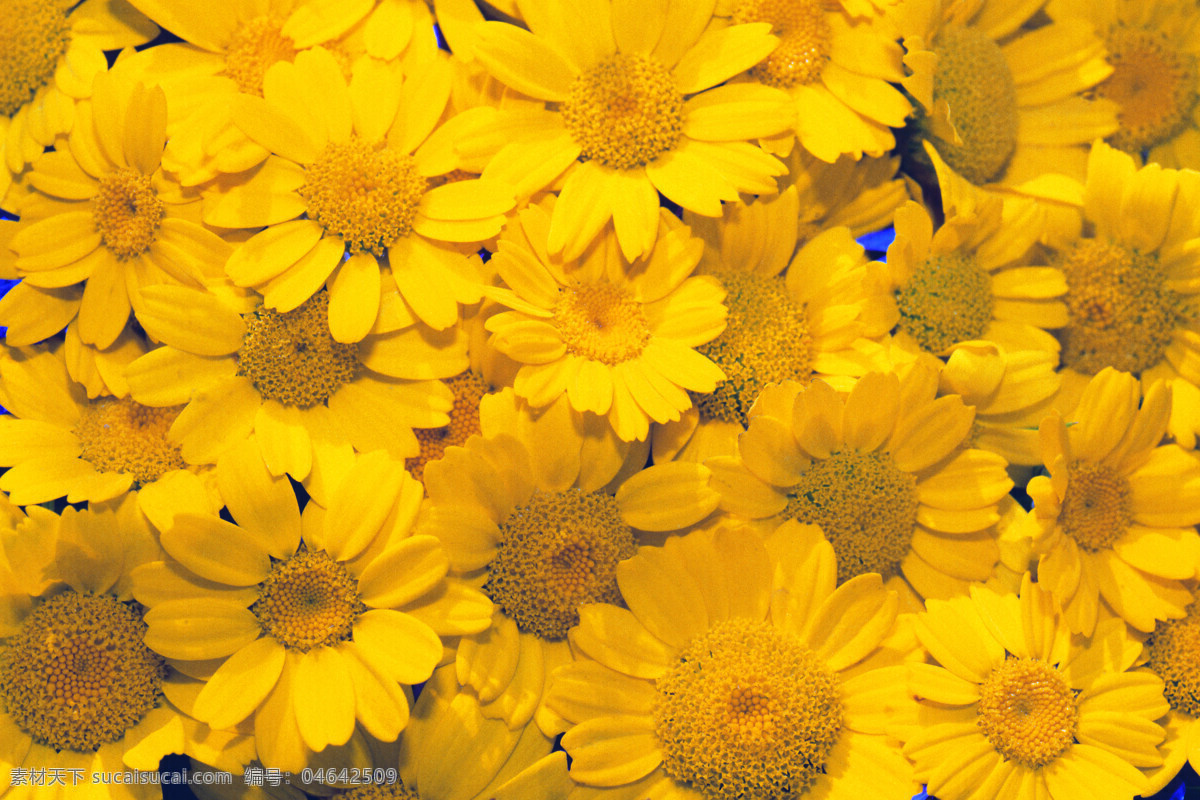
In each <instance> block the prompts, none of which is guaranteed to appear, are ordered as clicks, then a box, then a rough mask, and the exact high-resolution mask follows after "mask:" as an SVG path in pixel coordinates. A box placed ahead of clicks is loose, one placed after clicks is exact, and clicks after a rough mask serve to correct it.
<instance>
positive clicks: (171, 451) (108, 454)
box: [0, 348, 187, 505]
mask: <svg viewBox="0 0 1200 800" xmlns="http://www.w3.org/2000/svg"><path fill="white" fill-rule="evenodd" d="M0 406H3V407H4V408H6V409H8V411H9V412H10V413H9V414H7V415H4V416H0V466H2V467H10V469H8V470H7V471H5V472H4V474H3V475H0V490H3V491H5V492H8V493H9V499H10V500H11V501H12V502H13V503H16V504H17V505H32V504H36V503H45V502H49V501H51V500H55V499H57V498H60V497H66V499H67V502H71V503H83V502H93V503H95V502H103V501H106V500H112V499H113V498H117V497H121V496H123V495H125V493H127V492H129V491H131V490H136V489H139V488H142V487H145V486H150V485H153V484H154V483H155V482H157V481H158V480H159V479H161V478H163V477H165V476H168V475H169V474H171V473H172V472H174V471H176V470H181V469H185V468H187V464H186V462H185V461H184V459H183V456H182V454H181V453H180V449H179V445H178V444H177V443H175V442H173V441H171V440H170V439H169V438H168V435H167V433H168V430H169V429H170V427H171V424H172V423H173V422H174V421H175V418H176V417H177V416H178V415H179V412H180V410H181V409H180V407H178V406H175V407H165V408H150V407H147V406H143V405H141V404H139V403H137V402H135V401H133V400H131V399H129V398H128V397H120V398H118V397H112V396H100V397H96V398H92V399H89V398H88V397H87V396H86V395H85V393H84V391H83V387H81V386H80V385H79V384H78V383H76V382H74V381H73V380H71V378H70V377H69V376H68V374H67V370H66V367H65V365H64V364H63V360H62V357H61V355H59V354H56V353H54V352H52V351H49V350H46V349H44V348H26V349H21V350H6V351H5V352H4V353H3V354H0Z"/></svg>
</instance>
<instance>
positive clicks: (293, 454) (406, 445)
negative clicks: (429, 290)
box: [126, 286, 468, 502]
mask: <svg viewBox="0 0 1200 800" xmlns="http://www.w3.org/2000/svg"><path fill="white" fill-rule="evenodd" d="M143 297H144V298H145V301H146V304H147V314H146V317H145V320H144V321H143V325H144V327H145V329H146V331H147V332H148V333H149V334H150V335H151V336H153V337H154V338H155V339H157V340H158V341H161V342H163V346H162V347H159V348H157V349H155V350H152V351H151V352H149V353H147V354H146V355H144V356H142V357H141V358H138V359H137V360H135V361H133V362H132V363H131V364H130V365H129V366H128V368H127V369H126V378H127V380H128V382H129V390H130V395H131V397H132V398H133V399H134V400H135V401H137V402H138V403H141V404H143V405H147V406H152V407H154V408H164V407H171V406H183V408H182V410H180V411H179V412H178V416H177V417H176V418H175V421H174V422H173V423H171V427H170V430H169V431H168V435H169V437H170V439H171V441H173V442H176V443H178V445H179V447H180V452H181V454H182V456H183V460H184V461H185V462H187V463H189V464H211V463H214V462H215V461H216V460H217V457H218V456H220V455H221V453H223V452H224V451H225V450H227V449H229V448H230V447H231V446H233V445H234V444H237V443H238V442H240V441H242V440H243V439H245V438H247V437H248V436H250V434H251V432H253V433H254V437H255V439H256V440H257V441H258V443H259V446H260V448H261V451H262V455H263V459H264V460H265V461H266V463H267V466H268V467H269V468H270V470H271V472H272V473H273V474H275V475H282V474H283V473H285V472H286V473H288V474H290V475H291V476H292V477H294V478H295V479H296V480H299V481H303V482H304V485H305V488H306V489H307V491H308V492H309V493H311V494H313V495H314V496H315V497H317V498H318V499H319V500H321V501H322V502H325V501H327V500H328V488H327V485H326V484H327V482H328V479H329V476H330V474H331V473H330V470H333V469H335V468H336V467H337V466H338V465H344V464H345V463H346V460H347V459H348V458H349V457H350V454H351V452H352V451H353V450H357V451H359V452H363V453H365V452H370V451H373V450H386V451H387V452H388V453H389V454H391V456H392V457H393V458H396V459H399V460H403V459H405V458H411V457H415V456H417V455H418V454H419V452H420V447H419V445H418V442H417V439H416V438H415V436H414V435H413V432H412V430H413V428H430V427H439V426H442V425H446V424H447V422H448V421H449V420H448V418H447V416H446V414H447V412H448V411H449V410H450V409H451V407H452V405H453V400H454V398H453V394H452V392H451V390H450V389H449V388H448V387H447V386H445V385H444V384H442V383H441V382H440V381H438V380H437V379H438V378H442V377H450V376H452V375H456V374H458V373H460V372H462V371H463V370H464V369H466V367H467V365H468V361H467V357H466V346H465V342H464V341H463V340H462V335H461V332H460V331H459V330H457V329H450V330H449V331H445V332H440V333H439V332H432V331H429V330H428V329H427V328H424V327H422V326H419V325H417V324H416V321H415V320H414V319H413V317H412V315H411V313H410V312H409V310H408V307H407V306H405V304H404V302H403V301H402V300H401V299H400V296H399V294H398V293H397V292H396V290H395V289H394V288H391V289H389V290H387V291H385V293H384V297H383V301H382V305H381V310H380V313H379V316H378V318H377V319H376V321H375V324H374V329H373V332H372V333H371V334H370V335H368V336H366V337H365V338H364V339H363V341H362V342H360V343H359V344H357V345H354V344H343V343H341V342H337V341H334V339H333V337H332V336H331V335H330V333H329V327H330V325H329V317H330V315H331V314H332V309H331V302H330V299H329V296H328V294H327V293H326V292H325V291H324V290H320V291H318V292H317V293H316V294H314V295H313V296H312V297H311V298H309V299H308V300H306V301H304V302H303V303H301V304H300V306H299V307H298V308H295V309H293V310H292V311H288V312H285V313H280V312H277V311H274V310H272V309H269V308H266V307H264V306H262V305H259V304H258V301H256V300H254V299H253V298H240V297H235V296H231V295H229V294H227V293H226V294H217V293H213V292H201V291H198V290H192V289H188V288H186V287H168V286H160V287H150V288H148V289H146V290H144V291H143Z"/></svg>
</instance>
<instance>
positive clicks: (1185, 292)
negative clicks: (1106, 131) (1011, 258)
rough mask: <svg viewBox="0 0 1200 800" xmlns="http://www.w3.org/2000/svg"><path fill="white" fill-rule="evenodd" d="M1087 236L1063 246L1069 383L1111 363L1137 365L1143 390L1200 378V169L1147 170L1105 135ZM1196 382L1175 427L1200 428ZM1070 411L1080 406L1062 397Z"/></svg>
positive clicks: (1088, 204) (1092, 174) (1185, 434)
mask: <svg viewBox="0 0 1200 800" xmlns="http://www.w3.org/2000/svg"><path fill="white" fill-rule="evenodd" d="M1084 199H1085V204H1084V209H1083V210H1084V220H1085V223H1086V228H1085V235H1083V236H1076V237H1074V238H1073V239H1072V240H1071V241H1069V242H1066V243H1064V244H1063V245H1062V246H1061V247H1060V248H1059V250H1058V252H1057V256H1056V263H1057V264H1058V265H1059V266H1060V267H1061V269H1062V271H1063V273H1064V274H1065V276H1066V279H1067V295H1066V303H1067V315H1068V318H1067V325H1066V327H1065V328H1063V329H1062V330H1061V331H1060V332H1059V338H1060V339H1061V341H1062V345H1063V347H1062V362H1063V367H1064V368H1065V369H1064V374H1063V384H1064V385H1063V391H1064V394H1065V395H1067V396H1068V397H1070V398H1077V397H1078V396H1079V393H1080V392H1081V391H1082V389H1083V386H1084V385H1085V384H1086V383H1087V381H1088V379H1089V376H1092V375H1095V374H1096V373H1097V372H1099V371H1100V370H1102V369H1104V368H1105V367H1113V368H1115V369H1118V370H1122V371H1124V372H1131V373H1133V374H1134V375H1137V376H1139V377H1140V378H1141V380H1142V385H1143V391H1145V390H1148V389H1149V387H1150V384H1151V383H1153V382H1154V381H1156V380H1158V379H1165V380H1168V381H1170V382H1171V383H1172V384H1174V385H1180V384H1183V383H1186V384H1190V386H1191V387H1195V386H1200V341H1198V340H1197V336H1196V330H1197V324H1198V321H1200V316H1198V314H1197V311H1196V296H1197V291H1198V290H1200V281H1198V280H1197V278H1200V257H1198V256H1197V255H1196V254H1195V253H1194V252H1193V248H1192V247H1191V245H1190V244H1189V242H1191V241H1192V240H1194V239H1195V238H1196V237H1197V236H1200V217H1197V215H1196V209H1197V207H1198V204H1200V175H1197V174H1196V173H1194V172H1192V171H1190V170H1178V171H1177V170H1167V169H1162V168H1160V167H1159V166H1158V165H1157V164H1151V165H1148V166H1145V167H1141V168H1140V169H1139V168H1138V167H1137V166H1136V164H1135V162H1134V160H1133V158H1132V157H1131V156H1129V155H1128V154H1126V153H1122V152H1120V151H1119V150H1115V149H1114V148H1112V147H1110V146H1108V145H1106V144H1104V143H1102V142H1097V143H1096V145H1095V146H1094V147H1093V148H1092V153H1091V157H1090V159H1089V162H1088V178H1087V185H1086V189H1085V196H1084ZM1194 395H1195V390H1194V389H1192V390H1191V391H1189V392H1187V393H1184V392H1180V400H1179V401H1177V403H1176V407H1175V408H1174V410H1173V411H1172V414H1173V419H1172V421H1171V428H1172V433H1173V434H1175V435H1176V436H1177V437H1178V438H1181V439H1183V440H1186V439H1187V438H1190V432H1192V431H1196V430H1200V403H1198V402H1195V399H1194ZM1062 408H1063V409H1064V410H1069V409H1070V405H1069V404H1067V403H1065V402H1064V404H1063V405H1062Z"/></svg>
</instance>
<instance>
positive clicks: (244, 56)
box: [220, 17, 296, 97]
mask: <svg viewBox="0 0 1200 800" xmlns="http://www.w3.org/2000/svg"><path fill="white" fill-rule="evenodd" d="M282 28H283V25H282V24H281V23H280V22H279V20H277V19H273V18H271V17H258V18H257V19H254V20H251V21H250V22H248V23H246V24H245V25H243V26H242V27H241V28H238V30H237V31H236V32H235V33H234V34H233V42H232V44H230V46H229V49H228V50H227V51H226V52H225V69H224V70H223V71H222V72H221V73H220V74H222V75H224V76H225V77H227V78H230V79H232V80H233V82H234V83H236V84H237V87H238V90H239V91H241V92H244V93H245V94H253V95H257V96H259V97H262V86H263V76H264V75H266V73H267V69H268V68H269V67H270V66H271V65H272V64H275V63H277V62H279V61H286V62H288V63H289V64H290V63H291V62H292V61H294V60H295V59H296V44H295V42H293V41H292V40H291V38H290V37H287V36H284V35H283V34H282V33H281V32H280V31H281V29H282Z"/></svg>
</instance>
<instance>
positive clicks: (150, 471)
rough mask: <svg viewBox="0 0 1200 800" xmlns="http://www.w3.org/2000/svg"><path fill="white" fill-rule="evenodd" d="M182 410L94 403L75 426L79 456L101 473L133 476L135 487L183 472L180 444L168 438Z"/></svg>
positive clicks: (108, 400) (123, 402) (127, 401)
mask: <svg viewBox="0 0 1200 800" xmlns="http://www.w3.org/2000/svg"><path fill="white" fill-rule="evenodd" d="M182 410H183V409H182V407H181V406H176V407H173V408H149V407H147V406H143V405H140V404H138V403H135V402H133V401H132V400H130V399H128V398H123V399H120V400H118V399H115V398H111V397H107V398H98V399H96V400H93V401H91V402H90V403H88V405H87V406H86V407H85V408H84V409H83V411H82V412H81V413H80V415H79V423H78V425H76V426H75V435H76V436H77V437H78V438H79V443H80V447H81V449H82V452H81V453H80V457H81V458H82V459H83V460H84V461H87V462H88V463H90V464H91V465H92V466H94V467H95V468H96V469H98V470H100V471H102V472H128V473H131V474H132V475H133V479H134V483H135V485H136V486H143V485H145V484H147V483H152V482H153V481H156V480H158V479H159V478H161V477H162V476H163V475H164V474H166V473H167V472H170V471H171V470H174V469H183V467H184V461H183V456H182V455H181V453H180V449H179V445H178V444H176V443H174V442H172V441H171V440H170V439H168V438H167V432H168V431H169V430H170V429H171V423H173V422H174V421H175V418H176V417H177V416H179V412H180V411H182Z"/></svg>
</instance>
